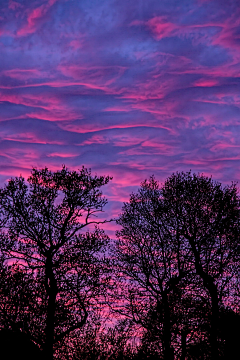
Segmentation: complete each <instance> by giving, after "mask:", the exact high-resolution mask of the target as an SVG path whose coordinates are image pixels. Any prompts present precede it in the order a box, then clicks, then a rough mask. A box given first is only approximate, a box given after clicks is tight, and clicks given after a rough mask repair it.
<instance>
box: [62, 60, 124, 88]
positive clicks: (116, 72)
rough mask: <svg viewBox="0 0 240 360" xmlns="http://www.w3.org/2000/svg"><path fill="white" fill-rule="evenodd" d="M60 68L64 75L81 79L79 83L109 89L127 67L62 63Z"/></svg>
mask: <svg viewBox="0 0 240 360" xmlns="http://www.w3.org/2000/svg"><path fill="white" fill-rule="evenodd" d="M58 69H59V70H60V71H61V72H62V74H63V75H65V76H68V77H72V78H73V79H75V80H81V82H79V85H84V86H87V87H89V88H91V89H103V90H105V91H106V90H109V89H108V86H110V85H111V84H113V83H114V82H115V81H116V80H117V79H119V77H120V76H122V75H123V73H124V72H125V70H126V68H125V67H123V66H90V65H89V66H78V65H69V66H67V65H60V66H59V67H58Z"/></svg>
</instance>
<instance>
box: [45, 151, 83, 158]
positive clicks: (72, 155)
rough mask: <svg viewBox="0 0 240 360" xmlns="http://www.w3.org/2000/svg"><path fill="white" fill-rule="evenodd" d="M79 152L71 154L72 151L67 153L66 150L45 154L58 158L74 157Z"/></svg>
mask: <svg viewBox="0 0 240 360" xmlns="http://www.w3.org/2000/svg"><path fill="white" fill-rule="evenodd" d="M78 155H79V153H77V154H73V153H67V152H53V153H50V154H48V155H47V157H60V158H70V157H76V156H78Z"/></svg>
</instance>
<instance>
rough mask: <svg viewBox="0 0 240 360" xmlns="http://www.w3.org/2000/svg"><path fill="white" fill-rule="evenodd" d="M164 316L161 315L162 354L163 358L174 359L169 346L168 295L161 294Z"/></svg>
mask: <svg viewBox="0 0 240 360" xmlns="http://www.w3.org/2000/svg"><path fill="white" fill-rule="evenodd" d="M162 300H163V308H164V317H163V356H164V360H174V351H173V348H172V347H171V320H170V309H169V303H168V296H167V294H166V293H163V294H162Z"/></svg>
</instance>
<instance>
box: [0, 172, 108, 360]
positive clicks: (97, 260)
mask: <svg viewBox="0 0 240 360" xmlns="http://www.w3.org/2000/svg"><path fill="white" fill-rule="evenodd" d="M109 180H110V178H109V177H104V176H100V177H97V176H92V175H91V172H90V171H88V170H87V169H85V168H84V167H83V168H82V169H81V170H79V171H69V170H68V169H67V168H65V167H64V166H63V168H62V169H61V170H60V171H57V172H51V171H50V170H48V169H47V168H45V169H42V170H37V169H33V170H32V175H31V176H30V177H29V179H28V182H27V183H26V182H25V180H24V178H23V177H21V176H20V177H17V178H15V179H11V180H10V181H9V182H8V184H7V185H5V187H4V188H2V189H1V191H0V208H1V212H2V217H3V219H5V224H4V228H3V231H2V233H1V249H0V250H1V252H2V254H4V257H5V260H6V261H7V262H8V263H10V262H14V264H15V265H14V266H15V267H16V266H18V268H19V269H22V270H21V271H22V274H23V276H24V281H25V280H28V283H29V284H31V286H30V289H31V291H32V297H33V299H34V301H31V299H30V297H29V306H24V305H23V302H20V303H21V307H20V308H21V311H22V312H23V313H24V316H25V318H26V319H29V321H27V322H28V329H29V330H28V331H29V332H30V333H32V336H33V333H34V332H35V330H36V329H37V334H38V343H39V345H40V346H41V347H42V349H43V350H44V352H45V358H46V359H48V360H50V359H51V360H52V359H53V354H54V351H55V349H56V347H57V344H58V343H60V342H61V341H63V339H65V338H67V336H68V334H70V333H71V332H72V331H74V330H76V329H79V328H81V327H82V326H84V324H85V323H86V320H87V317H88V314H89V311H93V310H94V307H97V306H100V304H101V295H102V294H103V293H104V291H103V289H104V287H105V286H107V284H108V283H109V271H108V267H107V261H106V259H105V256H104V253H105V251H106V245H107V243H108V237H107V235H106V234H105V233H104V232H103V230H101V229H99V228H98V225H99V224H103V223H104V222H106V220H98V219H96V216H97V214H99V213H100V212H102V211H103V207H104V206H105V205H106V203H107V201H106V199H105V198H104V197H103V196H102V193H101V191H100V190H99V188H100V187H102V186H103V185H106V184H107V183H108V182H109ZM89 226H91V227H93V228H90V227H89ZM94 226H95V230H94ZM84 229H85V233H84V232H83V230H84ZM24 281H23V282H22V283H24ZM25 284H26V282H25ZM22 291H24V289H22ZM12 295H13V294H12ZM19 295H21V289H19V291H17V292H15V295H14V296H15V300H14V301H16V298H17V297H18V296H19ZM12 299H13V298H12ZM14 301H13V303H14ZM25 305H26V304H25ZM31 306H32V308H31ZM3 308H4V306H2V309H3ZM20 308H19V311H20ZM5 310H6V307H5ZM1 311H3V310H1ZM12 311H15V312H16V314H15V315H16V316H18V317H21V316H20V312H19V311H18V310H17V307H16V303H15V304H13V307H12ZM29 314H32V319H31V318H30V315H29ZM1 315H3V313H2V314H1ZM10 322H11V319H10V318H9V324H10ZM8 326H9V325H8ZM25 329H26V326H25ZM20 330H21V331H23V328H22V327H21V329H20ZM35 340H36V341H37V339H35Z"/></svg>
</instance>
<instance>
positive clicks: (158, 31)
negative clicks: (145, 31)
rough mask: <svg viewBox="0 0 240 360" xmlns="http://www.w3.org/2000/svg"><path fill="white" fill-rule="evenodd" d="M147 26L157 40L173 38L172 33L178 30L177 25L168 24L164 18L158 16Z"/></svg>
mask: <svg viewBox="0 0 240 360" xmlns="http://www.w3.org/2000/svg"><path fill="white" fill-rule="evenodd" d="M146 25H147V26H148V27H149V29H150V30H151V31H152V33H153V34H154V35H155V37H156V39H157V40H161V39H163V38H165V37H169V36H171V34H172V32H173V31H174V30H175V29H176V25H174V24H173V23H170V22H167V21H166V18H165V17H164V16H156V17H153V18H152V19H150V20H148V21H147V23H146Z"/></svg>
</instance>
